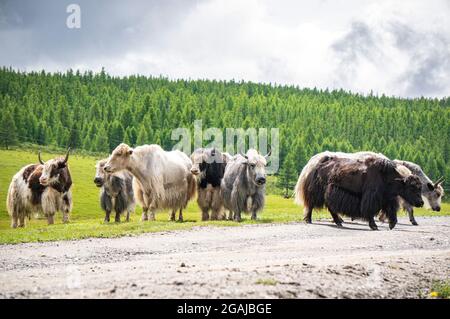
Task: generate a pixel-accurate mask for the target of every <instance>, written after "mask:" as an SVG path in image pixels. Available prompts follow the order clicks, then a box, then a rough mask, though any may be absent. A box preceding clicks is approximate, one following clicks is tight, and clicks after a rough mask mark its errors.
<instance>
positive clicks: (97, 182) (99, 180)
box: [94, 177, 103, 187]
mask: <svg viewBox="0 0 450 319" xmlns="http://www.w3.org/2000/svg"><path fill="white" fill-rule="evenodd" d="M94 183H95V185H96V186H97V187H102V186H103V178H100V177H96V178H94Z"/></svg>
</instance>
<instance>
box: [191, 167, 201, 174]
mask: <svg viewBox="0 0 450 319" xmlns="http://www.w3.org/2000/svg"><path fill="white" fill-rule="evenodd" d="M191 173H192V174H194V175H198V174H200V170H199V169H198V168H191Z"/></svg>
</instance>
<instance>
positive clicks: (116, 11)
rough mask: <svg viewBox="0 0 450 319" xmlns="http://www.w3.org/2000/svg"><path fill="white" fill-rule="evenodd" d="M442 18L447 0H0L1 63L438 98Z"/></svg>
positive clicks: (442, 73) (445, 73)
mask: <svg viewBox="0 0 450 319" xmlns="http://www.w3.org/2000/svg"><path fill="white" fill-rule="evenodd" d="M72 3H74V4H78V5H79V7H80V9H81V14H80V21H81V25H80V26H81V27H80V28H73V29H70V28H68V27H67V24H66V20H67V18H68V17H69V15H70V13H67V12H66V9H67V6H68V5H69V4H72ZM449 16H450V0H427V1H423V0H408V1H397V0H392V1H387V0H376V1H371V0H366V1H360V0H355V1H354V0H346V1H344V0H318V1H301V0H161V1H153V0H149V1H120V0H98V1H90V0H83V1H80V0H78V1H77V0H71V1H67V0H39V1H32V0H29V1H23V0H0V65H2V66H8V67H9V66H11V67H13V68H15V69H19V70H22V71H31V70H42V69H44V70H46V71H65V70H67V69H73V70H77V69H79V70H82V71H84V70H93V71H95V72H98V71H100V70H101V68H102V67H104V68H105V70H106V71H107V72H108V73H110V74H112V75H119V76H125V75H131V74H142V75H153V76H159V75H162V76H167V77H169V78H171V79H177V78H184V79H218V80H231V79H234V80H237V81H240V80H245V81H253V82H264V83H272V84H275V83H276V84H287V85H297V86H299V87H309V88H313V87H317V88H321V89H326V88H328V89H344V90H347V91H352V92H358V93H363V94H369V93H370V92H373V93H374V94H378V95H381V94H386V95H390V96H401V97H411V98H412V97H420V96H425V97H444V96H450V19H449V18H448V17H449Z"/></svg>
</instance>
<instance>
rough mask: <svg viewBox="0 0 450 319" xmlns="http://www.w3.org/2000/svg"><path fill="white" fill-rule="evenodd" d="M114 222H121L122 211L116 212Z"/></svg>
mask: <svg viewBox="0 0 450 319" xmlns="http://www.w3.org/2000/svg"><path fill="white" fill-rule="evenodd" d="M114 222H116V223H120V212H116V217H115V218H114Z"/></svg>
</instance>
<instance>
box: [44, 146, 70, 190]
mask: <svg viewBox="0 0 450 319" xmlns="http://www.w3.org/2000/svg"><path fill="white" fill-rule="evenodd" d="M69 152H70V147H69V148H68V149H67V153H66V155H65V156H64V157H58V158H54V159H50V160H48V161H47V162H44V161H43V160H42V158H41V151H39V153H38V159H39V163H41V165H42V166H43V169H42V174H41V177H40V178H39V183H40V184H41V185H43V186H47V185H50V184H52V183H54V182H56V181H57V180H58V179H59V175H60V174H61V172H62V171H63V170H64V169H65V168H66V167H67V161H68V160H69Z"/></svg>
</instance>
